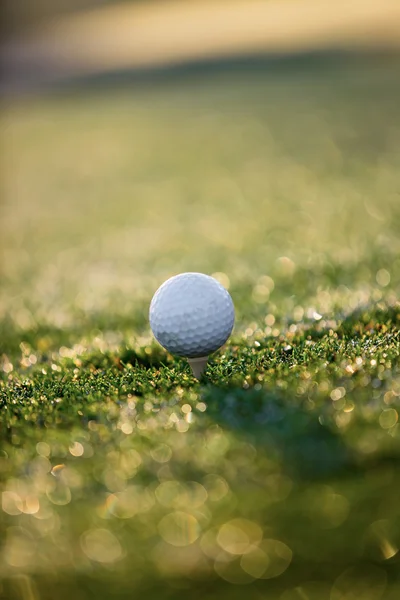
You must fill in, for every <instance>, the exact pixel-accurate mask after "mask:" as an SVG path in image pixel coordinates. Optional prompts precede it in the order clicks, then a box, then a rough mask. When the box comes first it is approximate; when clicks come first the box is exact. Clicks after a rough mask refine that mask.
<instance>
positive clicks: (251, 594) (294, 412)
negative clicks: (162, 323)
mask: <svg viewBox="0 0 400 600" xmlns="http://www.w3.org/2000/svg"><path fill="white" fill-rule="evenodd" d="M397 74H398V68H397V64H396V63H393V64H389V63H388V64H385V63H377V64H373V63H366V64H364V63H360V64H352V63H350V64H349V65H346V64H343V65H342V66H341V67H336V68H335V67H334V65H332V63H329V64H328V63H327V65H326V68H325V66H324V63H321V64H320V66H319V68H314V69H311V68H310V69H308V68H307V66H306V65H303V66H302V67H301V69H299V70H298V71H290V70H286V71H285V70H283V71H282V72H280V71H279V70H274V71H272V72H270V73H268V71H261V70H260V71H258V72H257V71H254V72H248V73H244V72H242V71H241V72H235V71H232V72H231V73H227V74H226V75H224V76H222V75H220V76H219V77H218V78H217V77H216V76H215V75H214V76H213V77H207V75H206V74H204V75H202V76H199V77H196V78H195V77H194V78H188V79H187V80H182V81H179V80H178V81H175V82H174V83H170V84H168V83H167V82H164V83H163V84H161V83H160V84H159V85H155V84H154V85H152V86H147V87H142V88H139V87H136V88H130V87H129V86H125V87H122V86H121V87H117V88H115V89H113V90H111V89H108V90H107V89H104V90H99V89H98V90H97V91H96V90H92V91H88V90H86V91H81V92H79V91H76V92H70V93H65V94H64V95H58V96H56V95H53V96H47V97H37V98H30V99H29V98H26V99H24V100H19V101H16V102H13V103H4V104H3V110H2V119H1V121H2V122H1V124H2V132H3V143H4V148H5V152H4V161H3V162H4V165H5V167H6V169H5V173H6V175H4V177H3V188H4V202H3V206H2V220H1V222H2V235H1V253H2V283H3V285H2V288H1V291H0V319H1V325H0V411H1V412H0V418H1V423H0V434H1V440H2V441H1V450H0V477H1V479H0V485H1V491H2V500H3V502H2V510H1V511H0V553H1V560H0V578H1V583H0V596H1V597H4V598H10V599H12V600H14V599H16V600H17V599H18V600H19V599H22V600H39V599H40V600H53V599H54V598H59V599H61V600H63V599H64V598H65V599H67V598H71V597H72V598H75V599H76V600H81V599H82V600H83V599H85V600H86V599H87V598H104V599H105V600H106V599H109V598H121V599H122V598H137V597H147V598H166V599H172V598H190V599H192V598H194V599H196V598H198V599H199V600H200V599H203V598H207V599H210V600H214V599H215V600H216V599H217V598H218V600H220V599H221V598H223V599H224V598H227V599H228V598H229V599H239V598H240V599H241V598H243V597H244V596H246V597H248V598H249V599H251V600H253V599H254V600H261V599H262V600H272V599H273V600H275V599H277V600H296V599H298V600H300V599H302V600H303V599H307V600H325V599H326V600H356V599H357V600H359V599H360V600H378V599H379V598H385V599H387V600H395V598H398V597H399V594H400V575H399V573H400V569H399V560H400V559H399V556H400V554H399V551H398V550H399V548H400V510H399V493H400V468H399V458H400V429H399V425H398V413H399V407H400V367H399V355H400V334H399V329H400V327H399V325H400V305H399V300H398V298H399V291H400V236H399V231H400V197H399V190H400V160H399V153H398V148H399V143H400V124H399V117H398V106H399V103H400V85H399V83H398V81H399V80H398V77H397ZM188 270H190V271H202V272H206V273H209V274H216V277H218V278H219V279H220V280H221V281H222V282H223V283H224V284H225V285H229V290H230V292H231V294H232V297H233V299H234V303H235V307H236V313H237V319H236V325H235V329H234V333H233V336H232V338H231V340H230V341H229V343H228V344H227V346H226V347H225V348H223V349H222V350H221V351H219V352H218V353H216V354H215V355H214V356H213V357H212V358H211V360H210V363H209V366H208V369H207V372H206V375H205V377H204V378H203V380H202V381H201V382H200V383H199V382H196V381H195V380H194V379H193V377H192V375H191V373H190V370H189V367H188V365H187V364H186V362H185V361H184V360H182V359H176V358H174V357H172V356H170V355H168V354H167V353H166V352H164V350H163V349H161V348H160V347H159V346H158V345H157V344H156V343H155V342H154V340H153V339H152V337H151V334H150V330H149V326H148V322H147V310H148V304H149V301H150V299H151V296H152V293H153V292H154V290H155V289H156V288H157V287H158V285H159V284H160V283H161V282H162V281H163V280H165V279H166V278H167V277H169V276H171V275H172V274H176V273H179V272H182V271H188Z"/></svg>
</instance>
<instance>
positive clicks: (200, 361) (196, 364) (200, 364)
mask: <svg viewBox="0 0 400 600" xmlns="http://www.w3.org/2000/svg"><path fill="white" fill-rule="evenodd" d="M207 361H208V356H200V357H199V358H188V363H189V365H190V366H191V369H192V372H193V375H194V376H195V377H196V379H200V377H201V376H202V374H203V373H204V371H205V368H206V366H207Z"/></svg>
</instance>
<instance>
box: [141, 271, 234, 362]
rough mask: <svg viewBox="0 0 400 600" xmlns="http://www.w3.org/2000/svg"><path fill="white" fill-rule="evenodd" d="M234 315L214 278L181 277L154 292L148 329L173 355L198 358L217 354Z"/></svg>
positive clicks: (230, 305) (188, 275)
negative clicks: (213, 353) (212, 353)
mask: <svg viewBox="0 0 400 600" xmlns="http://www.w3.org/2000/svg"><path fill="white" fill-rule="evenodd" d="M234 320H235V312H234V308H233V302H232V298H231V297H230V295H229V293H228V292H227V290H226V289H225V288H224V287H223V286H222V285H221V284H220V283H219V282H218V281H217V280H216V279H214V278H213V277H209V276H208V275H203V274H202V273H182V274H181V275H176V276H175V277H171V279H168V280H167V281H166V282H165V283H163V284H162V286H161V287H160V288H159V289H158V290H157V291H156V293H155V294H154V296H153V299H152V301H151V304H150V327H151V329H152V331H153V333H154V336H155V338H156V339H157V340H158V341H159V342H160V344H161V345H162V346H164V348H166V349H167V350H168V351H169V352H171V353H172V354H178V355H179V356H185V357H187V358H197V357H200V356H208V355H209V354H211V352H215V350H218V348H220V347H221V346H223V344H225V342H226V340H227V339H228V337H229V336H230V334H231V331H232V328H233V323H234Z"/></svg>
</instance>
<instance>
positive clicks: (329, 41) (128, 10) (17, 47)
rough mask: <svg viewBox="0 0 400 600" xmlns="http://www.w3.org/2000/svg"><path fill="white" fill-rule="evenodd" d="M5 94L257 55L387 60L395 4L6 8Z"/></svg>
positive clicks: (271, 1) (218, 0)
mask: <svg viewBox="0 0 400 600" xmlns="http://www.w3.org/2000/svg"><path fill="white" fill-rule="evenodd" d="M5 15H6V20H5V24H6V31H5V35H4V38H3V42H4V43H3V49H2V55H3V66H4V67H5V72H6V76H5V77H4V76H3V77H4V80H3V85H11V84H14V85H20V86H24V85H26V84H27V83H28V82H29V83H30V85H33V84H34V83H35V84H36V85H38V84H40V83H42V82H45V81H46V82H48V81H52V82H54V81H59V80H64V79H65V78H66V77H76V76H83V75H85V76H91V75H93V74H95V73H97V74H99V73H104V72H106V71H120V70H126V69H145V68H146V69H148V68H154V67H157V66H158V67H161V66H168V65H172V64H175V65H176V64H182V63H191V62H194V61H200V60H215V59H221V58H222V57H224V58H226V57H232V56H234V55H236V56H243V55H247V56H254V55H257V54H260V53H262V54H264V53H266V52H267V53H273V54H291V53H297V52H312V51H324V50H325V51H326V50H336V51H338V50H346V51H349V50H353V51H354V50H358V51H360V50H361V51H371V50H374V51H393V50H395V49H397V48H398V47H399V45H400V41H399V40H400V8H399V6H398V3H397V2H395V1H393V0H383V1H382V2H375V1H373V0H356V1H354V2H351V3H348V2H346V1H344V0H338V2H335V4H334V5H333V4H332V3H330V2H326V1H322V2H321V1H317V0H249V1H247V2H244V1H241V0H233V1H227V0H202V1H198V0H194V1H190V2H188V1H183V0H181V1H179V0H173V1H171V0H162V1H160V0H153V1H151V0H148V1H143V0H142V1H139V0H137V1H134V2H132V1H131V2H128V1H125V2H115V1H112V0H103V1H102V2H99V1H96V0H83V1H82V2H78V1H77V0H73V1H72V2H64V1H59V2H57V3H54V2H51V1H50V0H40V1H38V2H35V3H31V2H29V1H27V0H18V1H17V2H11V1H8V2H6V3H5Z"/></svg>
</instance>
